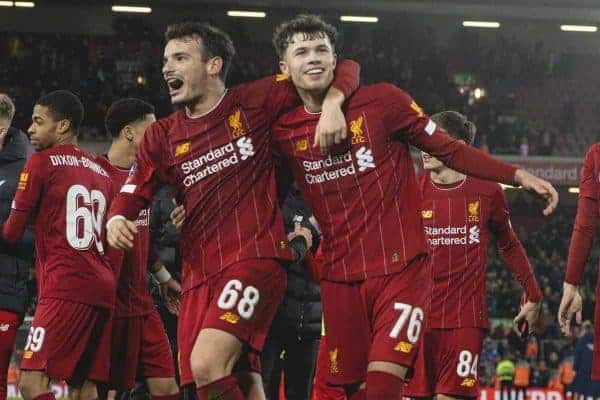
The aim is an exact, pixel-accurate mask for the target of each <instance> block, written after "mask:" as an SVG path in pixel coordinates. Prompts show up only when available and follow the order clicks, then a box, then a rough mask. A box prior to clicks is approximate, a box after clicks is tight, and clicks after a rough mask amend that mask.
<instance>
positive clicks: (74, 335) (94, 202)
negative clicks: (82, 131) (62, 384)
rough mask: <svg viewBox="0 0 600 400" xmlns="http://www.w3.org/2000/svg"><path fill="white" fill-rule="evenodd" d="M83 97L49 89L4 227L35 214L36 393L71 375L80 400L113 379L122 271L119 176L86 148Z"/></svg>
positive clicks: (25, 387) (29, 361) (29, 380)
mask: <svg viewBox="0 0 600 400" xmlns="http://www.w3.org/2000/svg"><path fill="white" fill-rule="evenodd" d="M82 120H83V105H82V104H81V101H80V100H79V98H78V97H77V96H76V95H74V94H73V93H71V92H69V91H66V90H57V91H54V92H51V93H48V94H46V95H44V96H42V97H41V98H40V99H38V101H37V102H36V104H35V107H34V109H33V115H32V123H31V126H30V127H29V137H30V140H31V144H32V145H33V147H34V148H35V149H36V150H37V153H34V154H32V155H31V157H30V158H29V159H28V160H27V163H26V164H25V166H24V168H23V172H22V173H21V175H20V178H19V182H18V185H17V192H16V195H15V199H14V202H13V207H12V211H11V213H10V216H9V218H8V220H7V221H6V222H5V223H4V225H3V227H2V237H3V239H4V240H5V241H6V242H9V243H14V242H16V241H17V240H18V239H19V238H20V237H21V235H22V234H23V231H24V230H25V226H26V225H27V224H28V222H31V221H33V224H34V230H35V249H36V277H37V282H38V292H39V302H38V305H37V307H36V310H35V314H34V316H33V322H32V324H31V329H30V331H29V336H28V338H27V342H26V344H25V349H24V353H23V360H22V362H21V371H22V373H21V380H20V388H21V393H22V394H23V397H24V398H25V399H26V400H31V399H37V400H50V399H54V394H53V393H52V392H51V391H49V389H48V383H49V380H50V379H64V380H66V381H67V382H68V383H69V385H70V387H71V389H72V390H71V398H73V399H83V400H88V399H95V398H97V397H98V394H97V391H96V384H95V382H96V381H106V380H107V378H108V367H109V355H110V348H109V346H110V314H111V309H112V308H113V307H114V304H115V293H116V283H115V277H114V272H113V270H112V268H111V266H110V265H109V264H108V262H107V261H106V260H105V258H104V256H103V254H104V252H105V250H106V248H105V243H104V240H105V234H104V224H105V212H106V211H107V207H108V205H109V203H110V200H111V198H112V197H113V193H112V189H111V182H110V176H109V174H108V172H107V171H106V170H105V169H104V168H102V167H101V166H99V165H98V164H97V163H96V162H95V161H94V157H93V156H91V155H88V154H87V153H85V152H84V151H82V150H81V149H79V148H78V147H77V133H78V129H79V126H80V125H81V122H82Z"/></svg>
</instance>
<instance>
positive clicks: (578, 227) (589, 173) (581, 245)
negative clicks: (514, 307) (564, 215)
mask: <svg viewBox="0 0 600 400" xmlns="http://www.w3.org/2000/svg"><path fill="white" fill-rule="evenodd" d="M599 148H600V147H597V145H596V146H594V147H592V148H591V149H590V150H589V151H588V153H587V154H586V156H585V160H584V162H583V169H582V171H581V180H580V182H579V200H578V201H577V215H576V217H575V223H574V224H573V233H572V235H571V244H570V245H569V256H568V258H567V273H566V276H565V282H567V283H570V284H572V285H581V281H582V279H583V271H584V269H585V263H586V262H587V259H588V257H589V255H590V250H591V248H592V244H593V242H594V236H595V234H596V222H597V220H598V184H599V182H598V174H597V173H596V171H597V166H596V154H597V152H598V149H599Z"/></svg>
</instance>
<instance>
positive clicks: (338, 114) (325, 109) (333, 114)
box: [313, 88, 348, 154]
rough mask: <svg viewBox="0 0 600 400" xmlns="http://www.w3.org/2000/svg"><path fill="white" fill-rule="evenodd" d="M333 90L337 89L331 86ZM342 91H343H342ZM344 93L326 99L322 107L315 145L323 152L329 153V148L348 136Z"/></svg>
mask: <svg viewBox="0 0 600 400" xmlns="http://www.w3.org/2000/svg"><path fill="white" fill-rule="evenodd" d="M331 90H337V89H335V88H331ZM340 93H341V92H340ZM342 102H343V94H342V95H341V97H339V95H336V97H335V99H334V97H333V96H332V97H331V100H330V99H326V100H325V101H324V102H323V106H322V108H321V117H320V118H319V122H318V123H317V128H316V129H315V142H314V143H313V148H314V147H319V148H320V149H321V153H322V154H325V153H327V150H328V149H329V148H330V147H331V146H333V145H334V144H339V143H341V142H342V141H343V140H345V139H346V137H347V136H348V128H347V126H346V117H345V115H344V112H343V111H342Z"/></svg>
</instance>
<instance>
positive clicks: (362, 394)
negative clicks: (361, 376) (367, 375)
mask: <svg viewBox="0 0 600 400" xmlns="http://www.w3.org/2000/svg"><path fill="white" fill-rule="evenodd" d="M348 400H367V392H366V391H365V389H358V392H355V393H354V394H353V395H352V396H350V398H349V399H348Z"/></svg>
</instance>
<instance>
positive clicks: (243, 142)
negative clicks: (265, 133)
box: [235, 137, 254, 160]
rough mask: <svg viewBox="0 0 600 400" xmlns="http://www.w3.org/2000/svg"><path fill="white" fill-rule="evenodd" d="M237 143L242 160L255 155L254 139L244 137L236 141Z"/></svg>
mask: <svg viewBox="0 0 600 400" xmlns="http://www.w3.org/2000/svg"><path fill="white" fill-rule="evenodd" d="M235 144H236V145H237V147H238V148H239V149H240V155H241V157H240V158H241V159H242V160H247V159H248V158H249V157H252V156H253V155H254V145H252V139H250V138H247V137H242V138H240V139H239V140H238V141H237V142H235Z"/></svg>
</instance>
